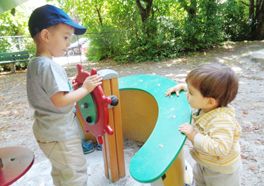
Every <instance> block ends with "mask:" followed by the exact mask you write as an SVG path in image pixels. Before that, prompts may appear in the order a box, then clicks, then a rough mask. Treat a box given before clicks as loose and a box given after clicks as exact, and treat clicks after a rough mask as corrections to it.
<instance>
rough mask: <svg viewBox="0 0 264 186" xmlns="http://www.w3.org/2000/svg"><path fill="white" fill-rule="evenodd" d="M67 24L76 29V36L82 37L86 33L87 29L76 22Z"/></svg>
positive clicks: (67, 22)
mask: <svg viewBox="0 0 264 186" xmlns="http://www.w3.org/2000/svg"><path fill="white" fill-rule="evenodd" d="M65 24H67V25H69V26H71V27H73V28H74V34H75V35H82V34H84V33H85V32H86V28H85V27H83V26H81V25H79V24H78V23H76V22H74V21H66V22H65Z"/></svg>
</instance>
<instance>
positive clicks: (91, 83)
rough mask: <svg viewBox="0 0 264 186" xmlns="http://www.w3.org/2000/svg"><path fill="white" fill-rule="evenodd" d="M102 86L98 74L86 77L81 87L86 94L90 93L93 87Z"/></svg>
mask: <svg viewBox="0 0 264 186" xmlns="http://www.w3.org/2000/svg"><path fill="white" fill-rule="evenodd" d="M101 84H102V77H101V76H99V75H98V74H95V75H92V76H88V77H87V78H86V79H85V80H84V82H83V85H82V87H83V88H85V89H86V90H87V91H88V92H92V91H93V89H94V88H95V87H97V86H98V85H101Z"/></svg>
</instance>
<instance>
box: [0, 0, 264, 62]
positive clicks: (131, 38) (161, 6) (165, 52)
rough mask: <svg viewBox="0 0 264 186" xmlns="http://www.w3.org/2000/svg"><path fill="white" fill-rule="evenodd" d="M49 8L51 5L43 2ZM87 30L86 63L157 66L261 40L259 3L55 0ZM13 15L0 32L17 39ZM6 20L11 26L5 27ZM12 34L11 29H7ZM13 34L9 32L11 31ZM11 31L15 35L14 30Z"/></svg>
mask: <svg viewBox="0 0 264 186" xmlns="http://www.w3.org/2000/svg"><path fill="white" fill-rule="evenodd" d="M49 2H50V3H54V0H49ZM56 2H57V3H56V4H57V5H59V6H60V7H62V8H63V9H64V10H65V11H66V12H68V13H69V14H70V16H71V17H73V18H74V19H75V20H76V21H78V22H80V23H81V24H83V25H84V26H86V27H87V28H88V31H87V32H86V35H85V36H84V37H87V38H89V40H90V42H89V43H90V46H89V51H88V58H89V59H91V60H102V59H106V58H111V59H114V60H117V61H119V62H130V61H136V62H137V61H147V60H151V61H158V60H161V59H164V58H173V57H176V56H178V55H180V54H182V53H183V52H192V51H198V50H201V49H207V48H210V47H213V46H215V45H218V44H220V43H221V42H222V41H225V40H243V39H263V38H264V24H263V21H264V19H263V18H264V15H263V14H264V3H263V2H264V0H226V1H219V0H178V1H175V0H126V1H124V0H114V1H113V0H57V1H56ZM12 16H13V15H12V14H11V13H10V12H9V13H7V15H1V19H0V21H4V22H5V24H6V23H7V24H8V26H6V27H4V25H5V24H4V23H3V22H2V24H1V27H0V28H1V29H0V32H1V31H5V32H9V33H10V34H13V35H17V34H18V33H22V32H23V29H22V30H21V28H23V25H22V26H21V25H12V24H20V23H21V22H14V21H13V17H12ZM11 20H12V21H11ZM11 28H12V29H11ZM13 28H15V29H13ZM16 29H17V30H16Z"/></svg>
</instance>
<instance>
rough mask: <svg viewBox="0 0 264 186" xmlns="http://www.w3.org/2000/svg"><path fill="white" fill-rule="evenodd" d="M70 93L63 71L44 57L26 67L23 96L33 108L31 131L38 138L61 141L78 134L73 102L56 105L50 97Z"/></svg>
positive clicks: (34, 60) (35, 59)
mask: <svg viewBox="0 0 264 186" xmlns="http://www.w3.org/2000/svg"><path fill="white" fill-rule="evenodd" d="M60 91H62V92H70V91H71V86H70V84H69V81H68V78H67V74H66V72H65V70H64V69H63V68H62V67H61V66H60V65H59V64H57V63H55V62H54V61H53V60H52V59H50V58H48V57H36V58H34V59H32V60H31V62H30V63H29V65H28V68H27V96H28V101H29V104H30V105H31V106H32V107H33V108H34V119H35V121H34V124H33V132H34V135H35V137H36V139H37V140H39V141H62V140H67V139H71V138H75V137H78V136H79V131H78V126H77V123H76V121H75V117H74V105H69V106H65V107H62V108H57V107H55V106H54V104H53V103H52V101H51V99H50V97H51V96H52V95H54V94H55V93H56V92H60Z"/></svg>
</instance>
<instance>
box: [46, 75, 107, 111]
mask: <svg viewBox="0 0 264 186" xmlns="http://www.w3.org/2000/svg"><path fill="white" fill-rule="evenodd" d="M101 80H102V78H101V77H100V76H98V75H93V76H89V77H87V78H86V79H85V81H84V82H83V85H82V87H80V88H78V89H77V90H74V91H72V92H57V93H55V94H54V95H52V96H51V98H50V99H51V101H52V103H53V104H54V105H55V106H56V107H58V108H59V107H65V106H67V105H73V104H74V103H75V102H77V101H79V100H80V99H82V98H83V97H84V96H86V95H87V94H89V93H90V92H92V91H93V89H94V88H95V87H96V86H98V85H100V84H101V83H102V82H101Z"/></svg>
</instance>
